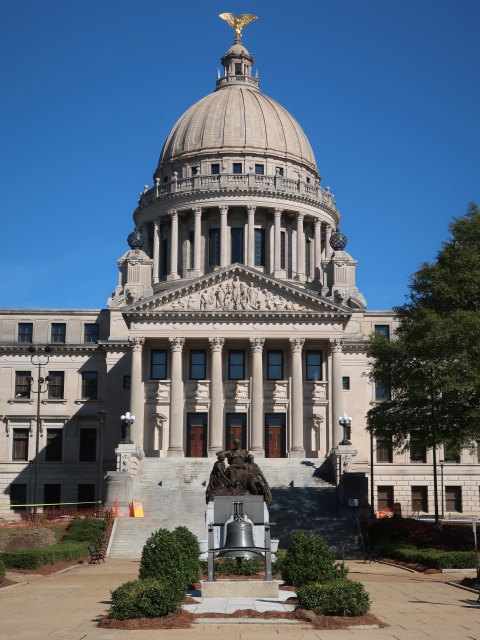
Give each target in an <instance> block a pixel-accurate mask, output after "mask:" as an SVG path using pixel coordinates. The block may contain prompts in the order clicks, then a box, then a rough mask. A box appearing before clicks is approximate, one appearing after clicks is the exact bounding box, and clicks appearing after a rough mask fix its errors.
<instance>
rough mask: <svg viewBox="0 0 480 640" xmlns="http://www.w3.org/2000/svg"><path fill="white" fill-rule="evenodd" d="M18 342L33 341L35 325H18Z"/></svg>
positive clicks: (29, 323) (28, 323)
mask: <svg viewBox="0 0 480 640" xmlns="http://www.w3.org/2000/svg"><path fill="white" fill-rule="evenodd" d="M18 341H19V342H32V341H33V323H32V322H19V323H18Z"/></svg>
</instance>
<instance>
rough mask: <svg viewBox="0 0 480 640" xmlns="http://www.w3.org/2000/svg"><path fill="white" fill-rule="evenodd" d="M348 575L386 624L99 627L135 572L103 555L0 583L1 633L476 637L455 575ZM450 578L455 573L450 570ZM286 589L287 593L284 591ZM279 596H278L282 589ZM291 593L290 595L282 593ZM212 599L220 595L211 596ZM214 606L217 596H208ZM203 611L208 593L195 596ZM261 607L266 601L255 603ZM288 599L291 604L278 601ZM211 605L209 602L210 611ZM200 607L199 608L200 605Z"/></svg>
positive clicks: (473, 609)
mask: <svg viewBox="0 0 480 640" xmlns="http://www.w3.org/2000/svg"><path fill="white" fill-rule="evenodd" d="M347 564H348V566H349V568H350V576H351V577H352V578H354V579H355V580H359V581H360V582H363V584H364V585H365V586H366V588H367V589H368V591H369V592H370V594H371V596H372V599H373V608H372V612H373V613H374V614H376V615H377V616H378V617H379V618H381V619H382V620H384V621H385V622H386V623H387V624H389V625H390V626H389V627H387V628H385V629H369V630H352V631H315V630H313V629H312V628H311V627H310V626H309V625H307V624H281V623H275V622H273V623H272V622H270V621H269V622H268V623H263V624H261V623H253V624H239V623H232V624H228V625H226V624H218V623H214V624H200V625H195V628H194V629H181V630H155V631H120V630H106V629H99V628H98V627H97V626H96V621H97V620H98V619H99V618H100V617H101V616H102V615H103V614H104V613H105V612H106V611H107V610H108V607H109V601H110V590H111V589H113V588H115V587H117V586H118V585H119V584H121V583H122V582H125V581H126V580H132V579H135V578H136V577H137V575H138V562H136V561H128V560H115V559H107V562H106V563H105V564H102V565H88V564H85V565H81V566H79V567H76V568H74V569H71V570H68V571H65V572H63V573H59V574H54V575H51V576H48V577H38V576H30V575H29V576H22V577H17V578H16V579H19V580H23V581H24V582H26V584H19V585H18V586H14V587H9V588H6V589H0V608H1V611H2V616H1V618H0V640H7V639H8V640H43V639H48V640H120V639H122V640H127V639H128V640H153V638H155V639H156V640H158V638H159V637H161V638H164V640H192V639H193V638H195V640H197V639H200V640H203V639H205V640H217V638H218V640H220V639H222V640H224V638H225V637H228V638H229V640H230V639H231V640H257V639H258V638H261V639H262V640H270V639H272V640H273V638H275V639H277V640H278V639H279V638H282V637H284V638H288V640H327V639H333V638H335V639H336V640H344V639H345V638H368V639H369V640H370V638H372V639H373V640H387V639H388V640H393V639H396V640H421V639H422V638H435V640H450V639H455V640H466V639H474V640H480V605H479V604H478V603H477V602H476V594H474V593H471V592H469V591H465V590H462V589H458V588H455V587H453V586H450V585H448V584H446V581H448V580H451V579H452V575H448V574H434V575H427V576H425V575H423V574H418V573H410V572H407V571H403V570H401V569H397V568H395V567H390V566H386V565H380V564H378V563H372V564H363V563H362V562H358V561H348V562H347ZM453 578H454V579H455V580H458V579H459V575H458V574H455V575H454V576H453ZM288 595H291V594H288ZM282 597H283V596H282ZM287 597H288V596H287ZM215 600H217V599H215ZM239 600H240V602H237V603H235V599H234V598H229V599H228V601H227V600H226V599H225V602H223V603H219V602H217V603H216V606H217V607H220V608H222V611H225V612H230V611H233V610H235V608H236V606H238V608H240V609H244V608H247V606H249V604H248V603H246V601H245V599H244V598H242V599H239ZM211 604H212V605H213V604H214V603H211ZM190 606H191V607H196V606H201V608H202V610H203V611H207V610H208V603H207V602H206V599H203V601H201V602H199V605H190ZM253 606H254V607H255V608H259V607H260V608H261V607H266V606H267V605H266V604H265V602H264V603H263V604H262V603H260V602H257V603H254V604H253ZM283 606H288V605H283ZM212 610H213V608H210V611H212ZM197 611H198V609H197Z"/></svg>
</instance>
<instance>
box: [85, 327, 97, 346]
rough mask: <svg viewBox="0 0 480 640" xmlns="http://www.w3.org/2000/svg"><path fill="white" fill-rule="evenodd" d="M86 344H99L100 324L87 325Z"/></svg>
mask: <svg viewBox="0 0 480 640" xmlns="http://www.w3.org/2000/svg"><path fill="white" fill-rule="evenodd" d="M84 342H98V324H96V323H91V322H87V323H86V324H85V330H84Z"/></svg>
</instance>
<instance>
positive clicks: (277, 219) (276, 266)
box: [273, 208, 283, 276]
mask: <svg viewBox="0 0 480 640" xmlns="http://www.w3.org/2000/svg"><path fill="white" fill-rule="evenodd" d="M282 211H283V209H279V208H276V209H275V210H274V212H273V216H274V217H273V235H274V239H273V246H274V252H275V253H274V259H273V275H274V276H277V275H280V270H281V264H280V257H281V251H280V250H281V247H280V245H281V231H280V226H281V221H282Z"/></svg>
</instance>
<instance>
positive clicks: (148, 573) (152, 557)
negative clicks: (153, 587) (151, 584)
mask: <svg viewBox="0 0 480 640" xmlns="http://www.w3.org/2000/svg"><path fill="white" fill-rule="evenodd" d="M184 558H185V554H184V552H183V550H182V547H181V544H180V542H179V538H178V537H177V536H176V535H175V534H174V533H173V531H168V530H167V529H158V531H154V532H153V533H152V535H151V536H150V537H149V538H148V540H147V541H146V543H145V545H144V547H143V549H142V558H141V560H140V572H139V578H140V579H141V580H145V579H148V578H154V579H155V580H161V581H162V582H166V583H169V584H172V585H174V586H181V587H182V588H183V589H185V588H186V587H187V585H188V584H189V579H188V578H189V575H188V572H187V571H186V569H185V563H184Z"/></svg>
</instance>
